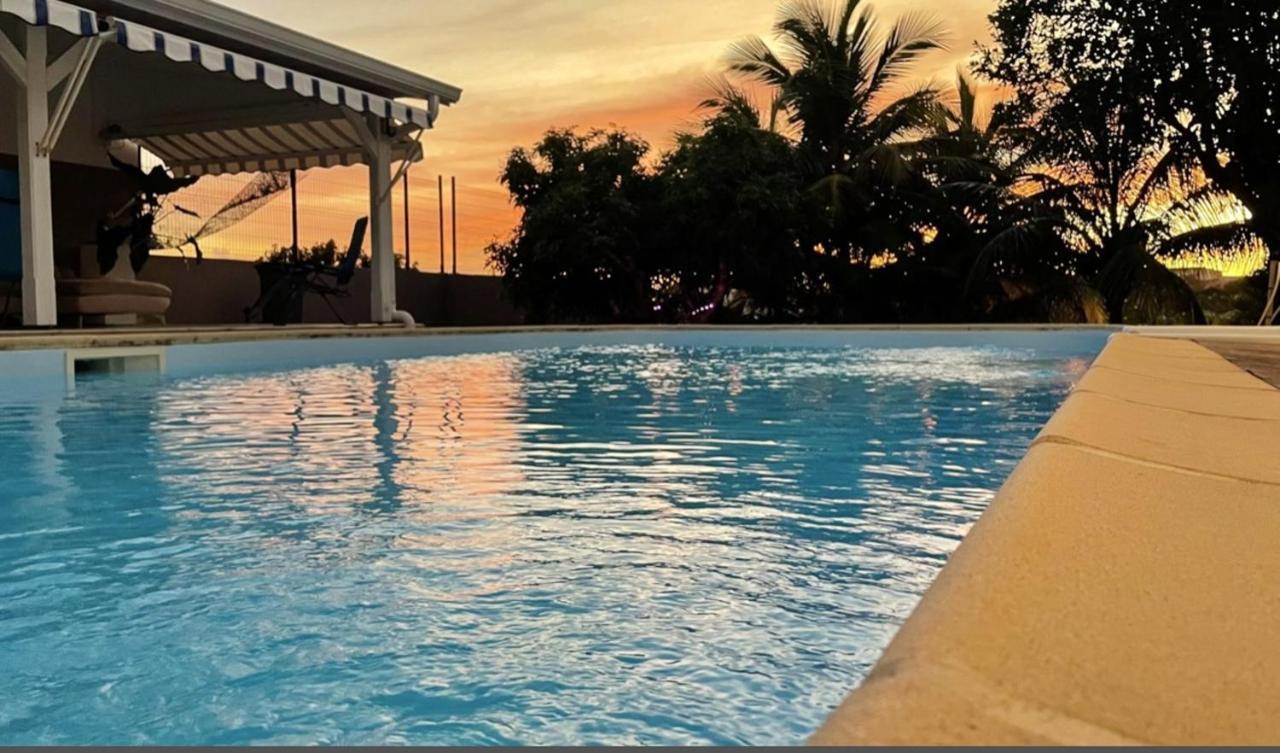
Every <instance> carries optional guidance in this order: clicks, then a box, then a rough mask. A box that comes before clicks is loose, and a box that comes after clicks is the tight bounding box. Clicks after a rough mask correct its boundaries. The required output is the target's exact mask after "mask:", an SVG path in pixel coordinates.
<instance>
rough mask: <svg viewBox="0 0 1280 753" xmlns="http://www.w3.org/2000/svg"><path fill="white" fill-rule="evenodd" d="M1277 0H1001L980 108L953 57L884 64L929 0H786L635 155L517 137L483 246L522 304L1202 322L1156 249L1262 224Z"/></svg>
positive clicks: (851, 316) (662, 315)
mask: <svg viewBox="0 0 1280 753" xmlns="http://www.w3.org/2000/svg"><path fill="white" fill-rule="evenodd" d="M1278 19H1280V8H1277V7H1275V6H1274V4H1273V3H1256V2H1252V1H1251V0H1123V2H1121V1H1120V0H1102V1H1101V2H1098V1H1097V0H1002V2H1001V3H1000V6H999V8H998V10H997V11H996V12H995V13H994V14H993V16H992V18H991V21H992V25H993V29H994V37H995V44H994V46H993V47H991V48H990V49H987V50H984V52H983V61H982V64H981V66H980V71H981V72H982V73H983V74H985V75H986V76H987V77H988V78H990V79H993V80H995V81H996V82H998V83H1001V84H1004V85H1006V89H1007V90H1009V91H1011V92H1012V95H1011V96H1010V97H1009V99H1008V100H1007V101H1004V102H1002V103H1000V104H999V105H997V106H995V107H994V108H992V107H985V106H983V105H981V104H980V103H979V97H978V93H977V92H978V87H977V86H976V85H975V84H974V83H973V81H972V80H971V79H970V78H969V77H968V76H966V75H965V74H963V73H962V74H961V75H960V77H959V80H958V82H957V86H956V89H955V92H954V93H944V92H941V91H938V90H936V89H934V88H931V87H923V88H916V89H914V90H912V89H909V88H906V87H905V84H906V82H908V81H910V80H912V79H914V78H917V76H918V73H919V72H918V71H916V70H915V68H914V64H915V63H916V62H917V61H918V60H919V58H920V57H921V56H922V55H924V54H927V53H928V52H930V51H932V50H936V49H939V48H941V47H942V46H943V40H944V38H945V34H944V32H943V31H942V30H941V29H940V28H939V27H938V25H937V24H936V23H934V22H933V21H931V20H930V19H928V18H926V17H923V16H919V15H908V16H906V17H903V18H901V19H898V20H897V21H895V22H893V23H891V24H887V25H881V24H880V23H879V22H878V21H877V19H876V17H875V16H874V15H873V13H872V12H871V10H870V8H869V7H868V6H866V5H865V4H864V3H863V2H861V0H840V1H839V2H833V3H823V2H818V1H817V0H797V1H796V2H790V3H787V4H786V5H784V6H783V9H782V13H781V15H780V17H779V20H778V22H777V23H776V24H775V27H774V41H773V42H772V43H770V42H766V41H765V40H763V39H760V38H756V37H752V38H748V39H745V40H743V41H741V42H739V43H738V44H736V45H734V46H733V48H732V49H731V50H730V53H729V60H728V65H727V68H728V71H727V72H728V74H729V75H731V76H736V77H737V78H738V79H740V80H743V81H745V82H747V83H749V84H750V85H751V86H753V87H756V88H757V89H759V88H763V89H765V90H767V91H768V93H769V95H770V101H769V108H768V110H767V111H766V112H763V113H762V112H761V111H760V110H759V109H757V108H756V107H755V106H753V104H752V103H751V101H750V99H749V97H748V96H747V95H746V94H745V93H744V89H742V88H739V87H738V86H736V85H734V84H733V83H730V82H722V83H719V84H717V85H715V87H714V89H715V91H714V94H713V96H711V97H709V98H708V99H707V101H706V102H704V103H703V105H704V107H706V108H709V110H710V114H709V115H708V116H707V117H706V119H705V120H704V121H703V123H702V125H701V128H700V129H699V130H698V131H697V132H695V133H687V134H682V135H679V136H678V138H677V141H676V145H675V147H674V148H673V149H672V150H671V151H670V152H669V153H667V154H665V155H661V156H660V157H657V158H650V156H649V154H648V146H647V144H645V143H643V142H641V141H640V140H638V139H636V138H634V137H632V136H630V135H628V134H626V133H625V132H621V131H593V132H590V133H587V134H585V135H584V134H578V133H575V132H574V131H572V130H554V131H551V132H549V133H547V134H546V136H545V137H544V139H543V140H542V141H541V142H540V143H539V144H538V145H536V146H535V147H534V148H533V149H532V150H525V149H517V150H515V151H514V152H513V153H512V154H511V157H510V158H509V160H508V162H507V165H506V168H505V170H504V172H503V174H502V176H501V180H502V182H503V183H504V184H505V185H506V186H507V188H508V189H509V190H510V192H511V195H512V197H513V201H514V202H515V204H516V206H517V207H519V208H520V209H522V210H523V212H524V215H523V219H522V221H521V224H520V226H519V227H518V229H517V230H516V232H515V234H514V236H513V237H512V238H511V239H510V240H509V241H507V242H501V243H495V244H494V245H492V246H491V247H490V248H489V254H490V260H491V263H492V264H493V266H494V267H495V268H496V269H497V270H498V271H500V272H501V273H502V274H503V275H504V277H505V279H506V281H507V284H508V286H509V289H510V290H511V292H512V294H513V296H514V297H515V298H516V300H517V301H518V302H519V303H521V304H522V305H524V306H525V307H526V309H527V310H528V311H530V312H531V314H532V317H533V318H534V319H535V320H536V321H597V322H599V321H610V322H636V321H673V322H689V321H720V322H729V321H821V322H947V321H1057V322H1095V323H1099V322H1107V321H1111V322H1121V321H1123V322H1132V323H1195V322H1203V321H1204V320H1205V315H1204V312H1203V311H1202V309H1201V306H1200V304H1199V302H1198V300H1197V297H1196V295H1195V294H1194V292H1193V291H1192V290H1191V289H1190V288H1189V287H1188V285H1187V284H1186V283H1185V282H1184V281H1183V280H1182V279H1181V278H1180V277H1179V276H1178V275H1176V274H1174V273H1173V272H1171V271H1170V270H1169V269H1168V268H1166V267H1165V265H1164V264H1163V263H1161V261H1160V260H1161V259H1165V258H1171V257H1178V256H1180V255H1185V254H1191V253H1198V252H1208V253H1210V254H1222V253H1231V252H1232V250H1234V249H1240V248H1242V247H1244V246H1247V245H1249V244H1256V243H1258V242H1259V241H1260V240H1263V241H1265V240H1272V241H1273V242H1272V243H1270V244H1269V245H1270V247H1271V248H1272V249H1276V250H1280V227H1273V225H1274V224H1276V223H1280V219H1278V218H1280V172H1278V171H1280V152H1278V151H1277V150H1280V138H1277V136H1278V135H1280V132H1278V131H1277V117H1278V116H1280V113H1278V112H1277V110H1280V108H1277V107H1276V105H1275V103H1276V102H1277V101H1280V100H1277V98H1276V94H1277V92H1278V91H1280V83H1278V82H1280V79H1278V78H1277V76H1278V75H1280V73H1278V72H1280V52H1278V47H1277V45H1278V44H1280V43H1278V42H1277V39H1280V26H1278V25H1280V20H1278ZM984 112H990V115H984V114H983V113H984ZM1242 205H1243V206H1244V207H1248V208H1249V209H1250V210H1252V215H1251V216H1250V215H1249V213H1247V212H1243V211H1240V207H1241V206H1242ZM1246 218H1247V219H1246Z"/></svg>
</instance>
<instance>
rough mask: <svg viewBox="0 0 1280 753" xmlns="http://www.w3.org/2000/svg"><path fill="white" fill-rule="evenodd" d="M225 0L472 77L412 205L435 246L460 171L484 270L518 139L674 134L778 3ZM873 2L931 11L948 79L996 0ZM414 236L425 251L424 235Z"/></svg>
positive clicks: (500, 227)
mask: <svg viewBox="0 0 1280 753" xmlns="http://www.w3.org/2000/svg"><path fill="white" fill-rule="evenodd" d="M222 1H223V2H224V3H225V4H227V5H231V6H233V7H236V8H239V9H241V10H244V11H247V12H250V13H253V14H255V15H258V16H262V17H264V18H267V19H270V20H272V21H275V22H278V23H282V24H285V25H287V26H290V27H292V28H295V29H298V30H300V31H303V32H305V33H309V34H312V35H315V36H318V37H321V38H323V39H326V40H329V41H331V42H334V43H337V44H340V45H343V46H346V47H349V48H351V49H354V50H357V51H360V52H364V53H367V54H370V55H373V56H376V57H378V58H380V59H383V60H386V61H388V62H391V63H394V64H396V65H399V66H402V67H404V68H408V69H410V70H413V71H417V72H419V73H423V74H426V75H429V76H432V77H434V78H438V79H441V80H444V81H447V82H449V83H452V84H456V85H458V86H461V87H462V88H463V90H464V94H463V99H462V102H461V103H460V104H458V105H455V106H454V107H451V108H446V109H445V110H444V111H443V112H442V114H441V117H440V120H439V122H438V123H437V126H436V130H435V131H434V132H432V133H431V134H429V135H428V137H427V139H426V144H427V165H426V166H425V167H419V168H416V173H415V182H414V184H413V185H414V186H415V193H414V197H415V198H414V200H413V205H414V211H413V213H412V215H413V235H414V237H415V239H423V241H422V242H423V243H425V244H427V249H425V250H426V251H427V252H428V254H427V255H430V256H434V255H435V254H436V253H438V251H437V250H436V245H435V244H436V241H435V238H436V232H437V225H436V220H435V211H436V208H435V203H434V185H431V186H429V187H428V186H427V185H424V184H427V183H428V182H430V183H432V184H433V183H434V175H435V174H436V173H444V174H445V175H457V176H458V186H459V188H458V190H459V198H458V213H459V221H458V233H459V256H460V261H459V269H460V271H468V272H481V271H483V270H484V258H483V254H482V249H483V247H484V245H485V244H486V243H488V242H489V241H490V240H492V239H493V238H494V237H504V236H506V235H507V233H508V232H509V231H510V229H511V227H512V225H513V223H514V218H515V213H514V211H513V210H512V209H511V208H510V205H509V203H508V201H507V196H506V193H505V192H504V191H503V189H502V187H501V186H500V185H499V184H498V183H497V175H498V172H499V170H500V168H501V166H502V163H503V160H504V158H505V156H506V154H507V152H509V151H510V150H511V148H512V147H514V146H516V145H526V144H531V143H533V142H534V141H535V140H536V139H537V138H538V136H539V135H540V134H541V133H542V132H543V131H545V130H546V129H547V128H549V127H552V126H569V125H576V126H581V127H591V126H607V125H611V124H616V125H618V126H622V127H625V128H628V129H630V130H632V131H634V132H636V133H638V134H640V135H641V136H643V137H645V138H646V139H648V140H649V141H650V142H651V143H653V144H654V146H655V147H657V148H665V147H666V146H668V145H669V143H670V138H671V134H672V132H673V131H675V130H676V129H679V128H681V127H687V126H689V125H690V124H692V123H694V122H695V121H696V118H697V115H698V113H697V111H696V106H697V103H698V101H699V100H700V99H702V98H703V97H704V96H705V94H706V91H707V90H706V83H705V82H706V79H707V77H708V76H709V75H711V74H714V73H716V72H717V71H719V70H720V69H721V68H722V65H723V57H724V53H725V50H726V48H727V47H728V46H729V44H730V43H732V42H734V41H735V40H737V39H740V38H742V37H744V36H747V35H749V34H760V35H762V36H766V37H767V35H768V32H769V29H770V27H771V25H772V23H773V20H774V18H775V16H776V13H777V8H778V2H777V0H469V1H468V2H465V3H463V2H456V3H446V2H432V3H424V2H421V1H420V0H374V1H373V2H370V3H366V4H362V5H361V6H360V7H361V11H360V12H353V11H352V4H351V3H349V2H346V1H345V0H222ZM872 5H873V6H874V7H875V8H876V10H877V12H878V13H879V15H880V16H881V18H882V19H886V20H891V19H893V18H894V17H896V16H897V15H898V14H900V13H903V12H907V11H927V12H931V13H933V14H935V15H936V16H937V17H938V18H939V19H940V20H941V21H943V22H944V23H945V24H946V26H947V28H948V29H950V32H951V39H950V43H951V49H950V50H949V51H948V52H945V53H938V54H936V55H934V56H933V57H931V58H929V59H928V60H927V61H925V63H924V64H923V65H922V67H921V72H922V75H923V77H926V78H927V77H937V78H939V79H946V80H951V79H953V77H954V71H955V68H956V66H957V65H960V64H962V63H963V62H964V61H965V60H966V59H967V58H968V57H969V55H970V54H971V53H972V51H973V49H974V43H975V42H976V41H978V40H985V39H986V38H987V32H986V16H987V14H988V13H990V12H991V10H992V9H993V7H994V5H995V0H875V2H873V3H872ZM313 172H314V171H313ZM329 173H330V174H328V175H314V174H313V175H310V176H308V178H307V180H308V181H309V189H310V190H311V191H312V192H316V191H320V190H322V187H323V190H324V191H326V192H328V193H333V194H335V195H336V194H340V193H342V192H343V191H349V192H350V193H351V194H352V196H351V201H353V202H355V201H358V200H359V198H358V197H360V196H362V194H363V192H364V191H365V190H366V189H365V187H364V181H363V178H362V177H360V176H355V175H352V174H350V171H347V174H345V175H344V174H343V171H341V170H338V171H329ZM428 178H430V180H428ZM419 195H421V196H422V197H423V200H421V201H419V199H418V198H417V197H418V196H419ZM335 199H336V196H335ZM428 202H429V203H430V206H429V207H428V206H424V205H426V204H427V203H428ZM325 229H326V230H327V229H328V228H325ZM333 233H334V234H335V235H336V234H337V231H336V230H334V231H333ZM414 247H415V253H417V254H418V255H419V256H421V255H423V254H422V253H421V252H420V251H417V249H418V241H417V240H415V243H414ZM428 267H429V265H426V264H424V268H428Z"/></svg>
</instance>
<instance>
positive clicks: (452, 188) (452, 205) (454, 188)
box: [449, 175, 458, 275]
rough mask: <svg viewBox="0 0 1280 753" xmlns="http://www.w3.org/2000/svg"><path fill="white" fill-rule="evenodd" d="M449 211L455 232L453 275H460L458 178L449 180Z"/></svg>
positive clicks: (454, 176)
mask: <svg viewBox="0 0 1280 753" xmlns="http://www.w3.org/2000/svg"><path fill="white" fill-rule="evenodd" d="M449 210H450V211H451V212H452V213H453V219H452V221H451V222H450V223H449V227H450V228H451V229H452V230H453V273H454V274H455V275H456V274H458V176H456V175H453V176H450V178H449Z"/></svg>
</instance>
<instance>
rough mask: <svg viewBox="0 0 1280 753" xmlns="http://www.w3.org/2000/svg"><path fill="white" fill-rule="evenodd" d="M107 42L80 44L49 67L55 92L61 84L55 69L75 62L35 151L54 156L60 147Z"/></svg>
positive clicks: (97, 40) (100, 38) (101, 38)
mask: <svg viewBox="0 0 1280 753" xmlns="http://www.w3.org/2000/svg"><path fill="white" fill-rule="evenodd" d="M104 41H106V37H105V36H96V37H93V38H91V39H82V40H80V41H79V42H77V43H76V44H75V45H74V46H72V48H71V49H70V50H68V51H67V52H65V53H63V55H62V57H60V58H58V60H57V61H55V62H54V63H53V64H52V65H50V66H49V67H48V74H49V78H48V82H47V85H48V87H49V89H51V90H52V89H53V88H54V87H55V86H57V85H58V84H59V83H61V81H60V80H54V68H55V67H57V66H59V65H60V64H61V63H62V61H64V60H67V59H72V60H73V61H74V62H73V64H72V67H71V72H70V74H69V76H70V78H69V79H67V85H66V86H65V87H63V89H62V95H61V96H60V97H58V105H57V107H55V108H54V109H53V118H52V120H51V122H50V123H49V128H48V130H47V131H45V133H44V135H43V136H42V137H41V138H40V142H39V144H38V146H37V147H36V148H37V150H38V151H39V152H40V154H41V155H43V156H46V157H47V156H49V155H51V154H53V148H54V147H55V146H57V145H58V139H59V138H61V137H62V129H63V128H65V127H66V126H67V118H69V117H71V110H72V108H74V107H75V106H76V100H77V99H79V97H80V91H81V90H82V89H83V88H84V84H85V82H86V81H88V80H89V71H90V70H92V69H93V61H94V60H96V59H97V57H98V51H99V50H101V49H102V43H103V42H104Z"/></svg>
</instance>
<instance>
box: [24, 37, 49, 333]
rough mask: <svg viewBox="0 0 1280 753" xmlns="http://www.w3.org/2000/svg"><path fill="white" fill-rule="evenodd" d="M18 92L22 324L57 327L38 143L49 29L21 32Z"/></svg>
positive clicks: (44, 115)
mask: <svg viewBox="0 0 1280 753" xmlns="http://www.w3.org/2000/svg"><path fill="white" fill-rule="evenodd" d="M26 37H27V40H26V50H25V51H24V55H23V57H24V59H25V60H24V62H25V65H24V67H23V74H24V75H23V79H24V80H23V82H22V83H23V85H24V86H23V92H22V93H21V95H20V96H19V97H18V113H17V114H18V128H17V132H18V177H19V186H20V191H19V202H20V204H21V216H22V323H23V324H24V325H25V326H28V327H33V326H34V327H52V326H54V325H56V324H57V323H58V294H57V290H56V288H55V286H54V281H53V266H54V265H53V181H52V179H51V178H50V172H49V154H48V153H42V152H41V150H40V149H39V148H38V146H37V141H39V140H40V139H42V138H43V137H44V135H45V132H46V131H47V130H48V128H49V40H48V30H47V29H45V28H42V27H27V28H26Z"/></svg>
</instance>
